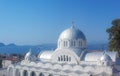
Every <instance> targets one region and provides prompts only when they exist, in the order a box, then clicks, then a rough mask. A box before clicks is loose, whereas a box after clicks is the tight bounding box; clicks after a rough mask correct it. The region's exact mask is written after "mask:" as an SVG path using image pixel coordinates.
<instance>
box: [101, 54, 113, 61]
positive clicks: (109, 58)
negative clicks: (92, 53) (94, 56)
mask: <svg viewBox="0 0 120 76" xmlns="http://www.w3.org/2000/svg"><path fill="white" fill-rule="evenodd" d="M100 60H101V61H112V59H111V57H110V56H109V55H107V54H104V55H103V56H102V57H101V59H100Z"/></svg>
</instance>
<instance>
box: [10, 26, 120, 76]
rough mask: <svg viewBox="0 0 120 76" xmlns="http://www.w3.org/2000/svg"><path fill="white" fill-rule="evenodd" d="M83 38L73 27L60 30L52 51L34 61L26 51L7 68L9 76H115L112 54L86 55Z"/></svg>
mask: <svg viewBox="0 0 120 76" xmlns="http://www.w3.org/2000/svg"><path fill="white" fill-rule="evenodd" d="M86 43H87V41H86V37H85V35H84V34H83V32H81V31H80V30H79V29H77V28H75V27H74V25H73V26H72V27H70V28H68V29H66V30H64V31H63V32H62V33H61V34H60V36H59V39H58V46H57V49H56V50H55V51H45V52H42V53H39V55H38V56H37V57H36V56H34V55H33V54H32V53H31V51H29V52H28V53H27V54H26V56H25V59H24V60H23V61H21V62H20V63H18V64H14V65H11V66H9V68H8V73H9V76H113V74H114V70H116V71H115V74H116V75H117V74H119V71H118V70H119V69H116V68H114V66H115V65H116V59H117V56H118V55H117V53H116V52H88V51H87V49H86Z"/></svg>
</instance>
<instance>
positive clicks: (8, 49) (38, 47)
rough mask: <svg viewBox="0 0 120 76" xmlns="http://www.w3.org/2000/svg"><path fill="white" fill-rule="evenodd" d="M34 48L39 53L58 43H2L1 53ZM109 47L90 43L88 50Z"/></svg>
mask: <svg viewBox="0 0 120 76" xmlns="http://www.w3.org/2000/svg"><path fill="white" fill-rule="evenodd" d="M30 48H31V49H32V52H33V53H34V54H38V53H39V52H40V51H45V50H55V49H56V48H57V45H56V44H52V43H51V44H41V45H35V46H32V45H23V46H20V45H15V44H14V43H12V44H9V45H4V44H1V47H0V53H2V54H9V53H18V54H19V53H21V54H25V53H27V52H28V51H29V49H30ZM106 49H108V44H107V43H106V44H88V46H87V50H88V51H91V50H106Z"/></svg>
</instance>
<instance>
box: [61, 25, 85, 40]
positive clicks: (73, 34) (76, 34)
mask: <svg viewBox="0 0 120 76" xmlns="http://www.w3.org/2000/svg"><path fill="white" fill-rule="evenodd" d="M59 39H61V40H64V39H68V40H73V39H76V40H77V39H83V40H86V38H85V36H84V34H83V33H82V32H81V31H80V30H79V29H76V28H75V27H71V28H69V29H66V30H65V31H63V32H62V33H61V34H60V37H59Z"/></svg>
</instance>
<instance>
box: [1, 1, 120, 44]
mask: <svg viewBox="0 0 120 76" xmlns="http://www.w3.org/2000/svg"><path fill="white" fill-rule="evenodd" d="M119 3H120V0H0V42H3V43H5V44H9V43H16V44H19V45H26V44H30V45H37V44H42V43H56V42H57V39H58V37H59V34H60V33H61V32H62V31H63V30H64V29H66V28H69V27H70V26H71V22H72V21H74V22H75V26H76V27H77V28H79V29H80V30H81V31H82V32H84V34H85V35H86V38H87V41H88V43H101V42H103V43H104V42H107V40H108V34H107V33H106V29H107V28H109V27H111V21H112V20H113V19H116V18H120V4H119Z"/></svg>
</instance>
